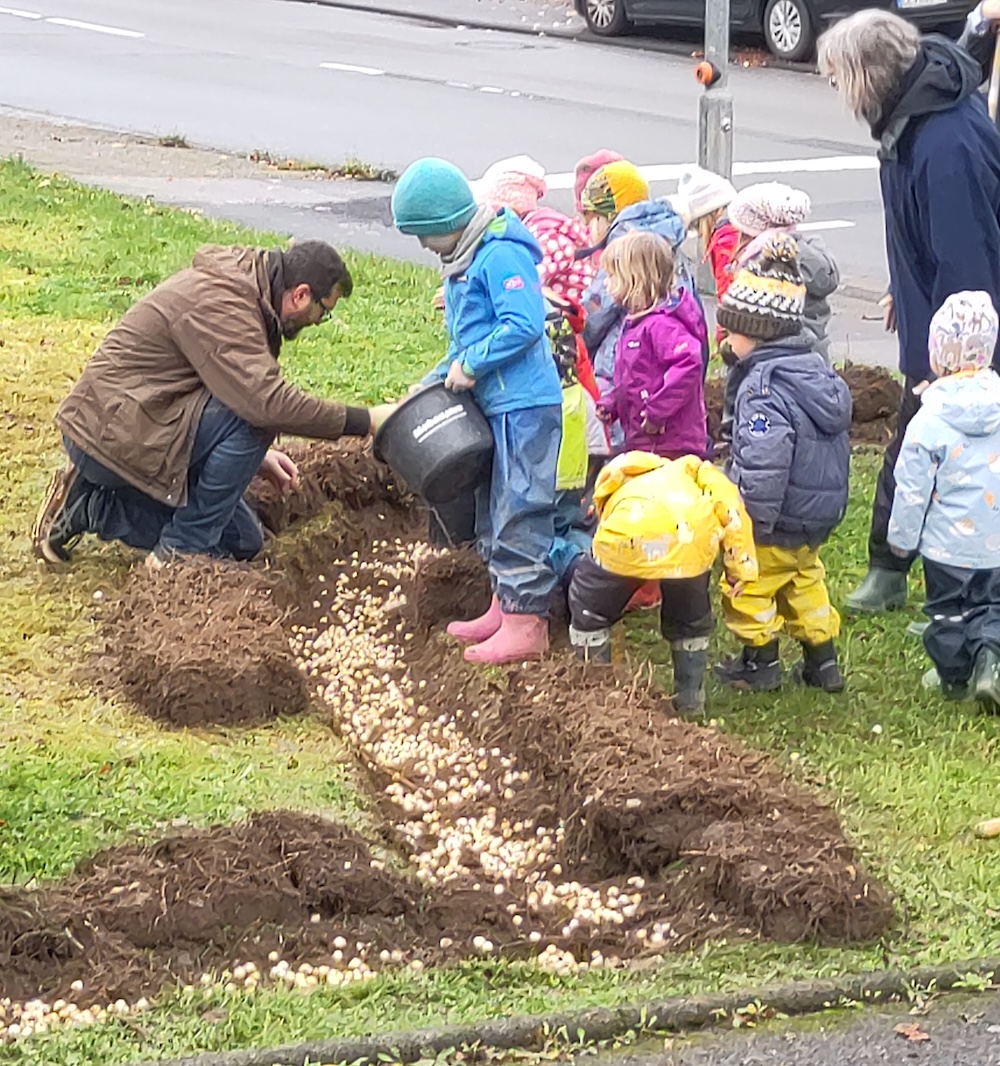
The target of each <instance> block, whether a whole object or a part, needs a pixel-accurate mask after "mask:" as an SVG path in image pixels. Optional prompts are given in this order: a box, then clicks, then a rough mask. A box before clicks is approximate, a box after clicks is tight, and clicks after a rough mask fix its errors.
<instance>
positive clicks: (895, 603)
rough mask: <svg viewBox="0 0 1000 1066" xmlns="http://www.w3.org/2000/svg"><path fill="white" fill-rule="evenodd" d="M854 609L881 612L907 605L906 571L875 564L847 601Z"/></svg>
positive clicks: (851, 608)
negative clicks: (885, 568)
mask: <svg viewBox="0 0 1000 1066" xmlns="http://www.w3.org/2000/svg"><path fill="white" fill-rule="evenodd" d="M845 602H846V604H847V606H848V608H849V609H850V610H852V611H860V612H861V613H862V614H881V613H882V612H883V611H895V610H898V609H899V608H900V607H905V606H906V573H905V571H903V570H883V569H881V568H880V567H877V566H873V567H872V568H871V569H870V570H869V571H868V573H867V574H865V579H864V581H862V582H861V584H860V585H859V586H858V587H857V588H856V589H855V590H854V591H853V592H852V593H851V594H850V595H849V596H848V597H847V600H846V601H845Z"/></svg>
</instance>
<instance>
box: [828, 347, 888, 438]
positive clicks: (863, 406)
mask: <svg viewBox="0 0 1000 1066" xmlns="http://www.w3.org/2000/svg"><path fill="white" fill-rule="evenodd" d="M841 374H842V375H843V378H844V380H845V381H846V382H847V384H848V386H849V387H850V390H851V396H852V397H853V399H854V415H853V418H852V421H851V439H852V440H854V441H855V442H856V443H858V444H888V443H889V440H890V439H891V438H892V435H893V433H894V432H895V430H896V417H897V415H898V414H899V404H900V401H901V400H902V398H903V389H902V386H901V385H900V383H899V382H898V381H897V380H896V379H895V378H894V377H892V375H890V374H889V373H888V372H887V371H886V370H884V369H883V368H882V367H880V366H861V365H860V364H857V363H848V364H847V366H845V367H844V369H843V370H842V371H841Z"/></svg>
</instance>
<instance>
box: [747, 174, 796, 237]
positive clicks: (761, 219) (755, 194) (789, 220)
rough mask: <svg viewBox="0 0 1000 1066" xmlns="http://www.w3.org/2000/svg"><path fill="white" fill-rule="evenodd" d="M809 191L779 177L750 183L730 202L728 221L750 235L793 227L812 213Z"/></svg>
mask: <svg viewBox="0 0 1000 1066" xmlns="http://www.w3.org/2000/svg"><path fill="white" fill-rule="evenodd" d="M811 210H812V204H811V203H810V201H809V195H808V193H804V192H803V191H802V190H801V189H793V188H792V187H791V185H785V184H783V183H782V182H780V181H765V182H761V183H760V184H759V185H748V186H747V188H745V189H743V190H742V191H741V192H738V193H737V194H736V196H735V197H734V198H733V200H732V201H731V203H730V204H729V221H730V222H732V224H733V225H734V226H735V227H736V228H737V229H738V230H739V231H740V232H741V233H745V234H746V235H747V236H748V237H759V236H760V235H761V234H762V233H764V232H765V231H766V230H769V229H793V228H794V227H795V226H799V225H801V224H802V223H803V222H805V220H806V219H807V218H808V217H809V212H810V211H811Z"/></svg>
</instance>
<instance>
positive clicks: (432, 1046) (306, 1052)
mask: <svg viewBox="0 0 1000 1066" xmlns="http://www.w3.org/2000/svg"><path fill="white" fill-rule="evenodd" d="M998 972H1000V959H973V960H969V961H967V962H959V963H953V964H950V965H942V966H922V967H918V968H915V969H913V970H881V971H877V972H873V973H867V974H858V975H856V976H853V977H851V976H848V977H844V978H841V979H840V980H831V981H797V982H794V983H792V984H788V985H779V986H766V987H764V988H761V989H757V990H752V991H749V992H740V993H735V992H733V993H718V994H715V995H707V996H673V997H670V998H667V999H661V1000H654V1001H652V1002H649V1003H645V1004H640V1003H630V1004H623V1005H622V1006H621V1007H617V1008H614V1009H609V1008H599V1009H592V1010H578V1011H565V1012H559V1013H556V1014H550V1015H536V1016H526V1017H514V1018H506V1019H498V1020H491V1021H485V1022H480V1023H478V1024H470V1025H451V1026H446V1027H443V1028H435V1029H416V1030H408V1031H406V1032H397V1033H387V1034H385V1035H384V1036H368V1037H356V1038H353V1039H339V1040H323V1041H315V1042H312V1043H308V1044H296V1045H289V1046H286V1047H277V1048H268V1049H264V1048H260V1049H252V1050H247V1051H224V1052H209V1053H205V1054H201V1055H194V1056H192V1057H189V1058H181V1059H160V1060H156V1061H155V1062H154V1061H143V1062H141V1063H140V1062H135V1063H133V1064H132V1066H308V1064H309V1063H320V1062H322V1063H348V1062H349V1063H351V1064H352V1066H377V1064H379V1063H384V1062H386V1061H397V1062H416V1061H417V1060H418V1059H420V1058H424V1057H431V1056H434V1055H438V1054H440V1053H442V1052H447V1051H449V1050H452V1049H458V1048H461V1047H463V1046H466V1047H468V1046H472V1045H475V1044H478V1045H481V1046H484V1047H490V1048H495V1049H498V1050H511V1049H514V1048H537V1047H540V1046H541V1045H543V1044H544V1042H545V1040H546V1039H547V1038H550V1037H559V1036H561V1037H562V1038H563V1039H565V1040H566V1041H567V1042H573V1043H581V1044H585V1043H594V1042H596V1041H602V1040H613V1039H615V1038H616V1037H621V1036H624V1035H625V1034H626V1033H629V1032H640V1031H642V1032H678V1031H683V1030H689V1029H700V1028H706V1027H708V1026H711V1025H714V1024H717V1023H719V1022H724V1021H726V1020H727V1019H730V1018H731V1017H732V1016H733V1015H734V1014H735V1013H736V1012H737V1011H740V1010H743V1009H745V1008H747V1007H750V1006H756V1007H758V1008H759V1007H761V1006H766V1007H768V1008H769V1009H770V1010H772V1011H776V1012H779V1013H782V1014H787V1015H797V1014H798V1015H801V1014H809V1013H814V1012H817V1011H822V1010H828V1009H830V1008H831V1007H837V1006H842V1005H845V1004H847V1003H874V1002H876V1001H878V1002H883V1001H885V1000H887V999H889V998H891V997H896V996H904V995H906V994H907V992H909V991H910V990H912V989H914V988H930V987H933V988H934V989H935V991H938V992H946V991H948V990H949V989H952V988H954V987H955V986H956V985H958V984H959V983H960V982H961V981H962V980H963V978H965V977H968V976H978V977H984V978H985V977H990V976H992V975H993V974H995V973H998Z"/></svg>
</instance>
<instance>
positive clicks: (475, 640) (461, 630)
mask: <svg viewBox="0 0 1000 1066" xmlns="http://www.w3.org/2000/svg"><path fill="white" fill-rule="evenodd" d="M501 621H503V615H502V614H501V613H500V601H499V600H498V599H497V598H496V596H494V597H493V600H492V602H491V603H490V606H489V610H487V612H486V614H481V615H480V616H479V617H478V618H473V619H471V620H470V621H468V622H451V623H449V625H448V628H447V630H446V632H447V634H448V636H449V637H454V638H455V639H456V640H460V641H461V642H462V643H463V644H482V642H483V641H484V640H489V639H490V637H492V636H493V634H494V633H496V631H497V630H498V629H499V628H500V623H501Z"/></svg>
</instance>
